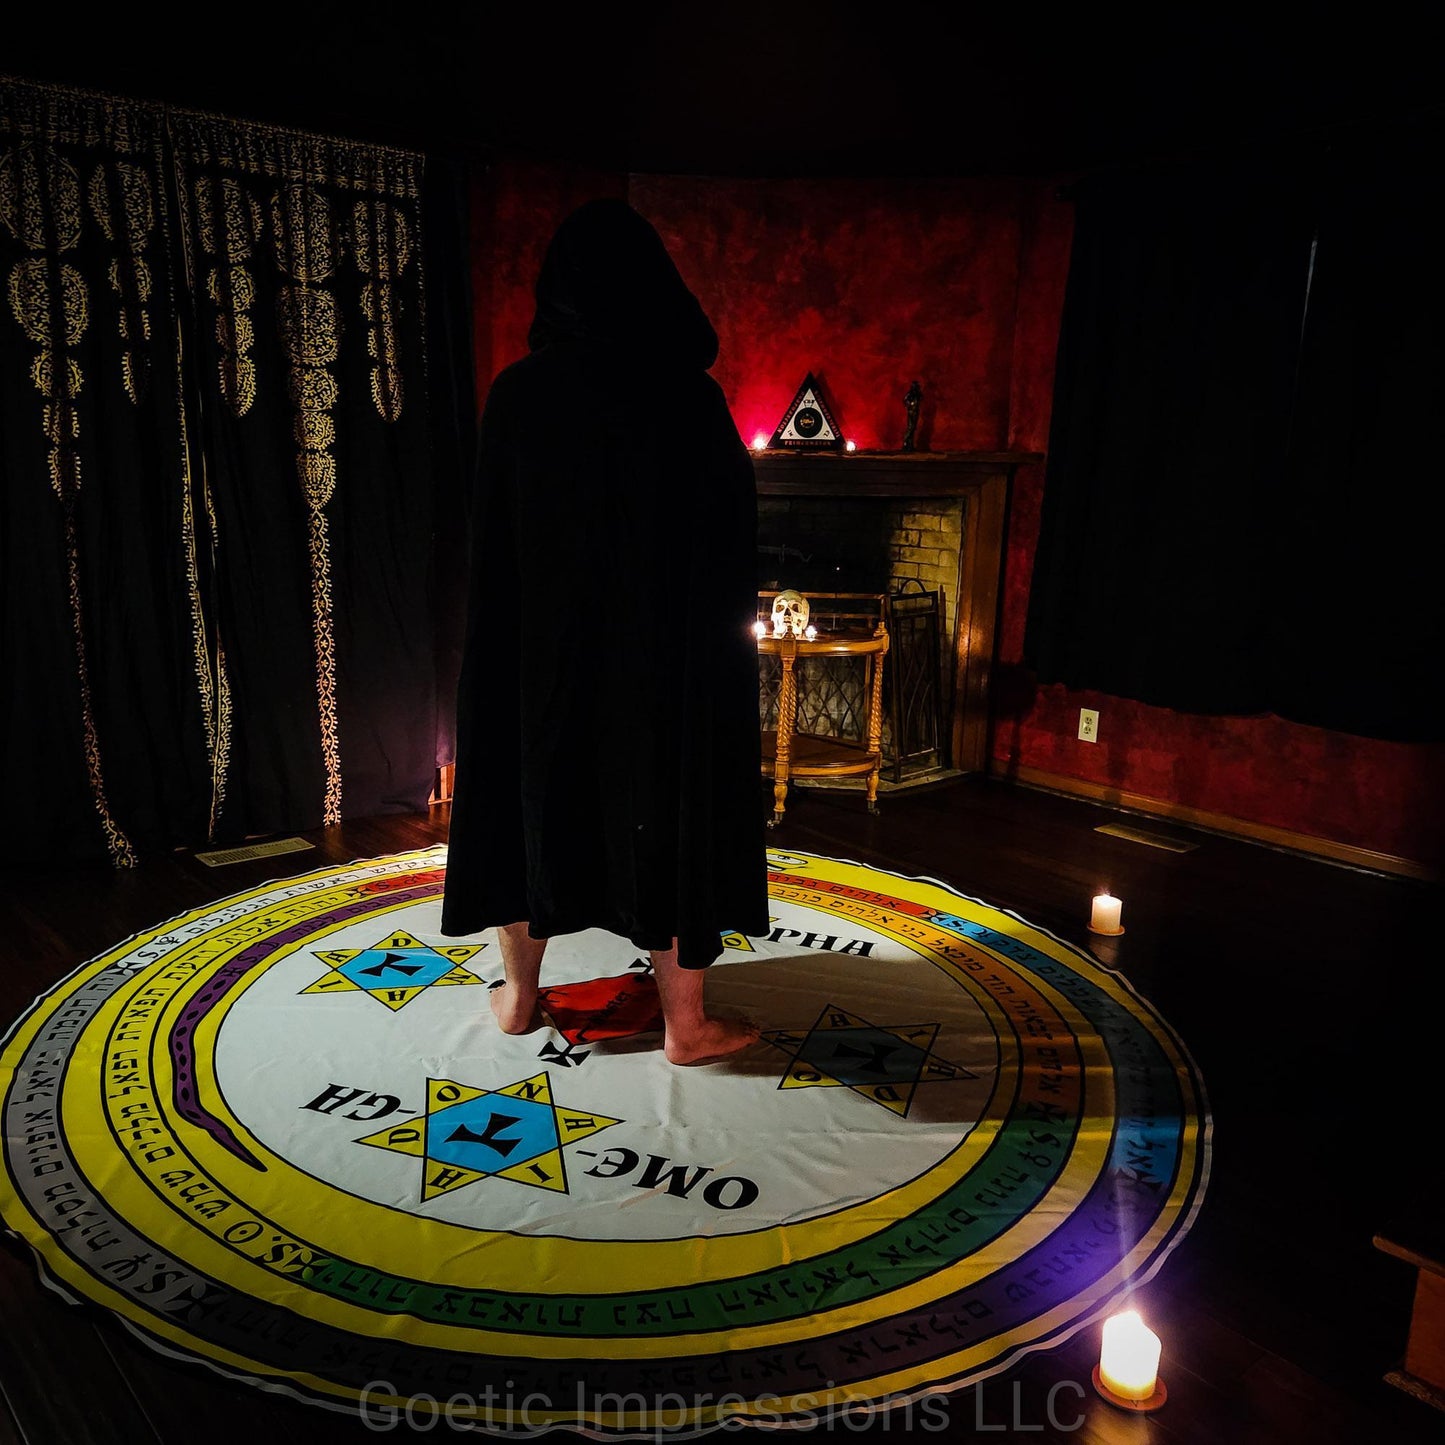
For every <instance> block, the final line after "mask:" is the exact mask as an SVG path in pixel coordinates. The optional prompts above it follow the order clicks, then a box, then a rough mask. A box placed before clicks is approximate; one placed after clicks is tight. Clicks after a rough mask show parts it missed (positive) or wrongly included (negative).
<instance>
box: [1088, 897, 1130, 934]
mask: <svg viewBox="0 0 1445 1445" xmlns="http://www.w3.org/2000/svg"><path fill="white" fill-rule="evenodd" d="M1123 912H1124V904H1123V901H1122V900H1121V899H1118V898H1115V897H1114V895H1113V894H1112V893H1100V894H1098V895H1097V896H1096V897H1095V899H1094V906H1093V909H1092V911H1091V912H1090V914H1089V931H1090V932H1091V933H1123V931H1124V930H1123V929H1122V928H1121V927H1120V926H1119V919H1120V917H1121V915H1122V914H1123Z"/></svg>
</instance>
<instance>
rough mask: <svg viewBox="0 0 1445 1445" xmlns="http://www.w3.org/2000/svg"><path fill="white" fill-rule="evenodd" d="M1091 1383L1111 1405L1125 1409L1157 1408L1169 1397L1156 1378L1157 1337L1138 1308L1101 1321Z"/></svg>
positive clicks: (1157, 1360) (1157, 1376) (1161, 1382)
mask: <svg viewBox="0 0 1445 1445" xmlns="http://www.w3.org/2000/svg"><path fill="white" fill-rule="evenodd" d="M1094 1386H1095V1388H1096V1389H1097V1390H1098V1391H1099V1393H1100V1394H1101V1395H1102V1396H1103V1397H1104V1399H1106V1400H1107V1401H1108V1402H1109V1403H1110V1404H1111V1405H1118V1406H1119V1407H1120V1408H1122V1409H1126V1410H1157V1409H1158V1408H1159V1406H1160V1405H1162V1404H1163V1403H1164V1401H1165V1400H1166V1399H1167V1398H1168V1391H1167V1390H1165V1388H1164V1384H1163V1381H1161V1380H1160V1378H1159V1336H1158V1335H1156V1334H1155V1333H1154V1331H1153V1330H1151V1329H1150V1328H1149V1326H1148V1325H1146V1324H1145V1323H1144V1321H1143V1320H1142V1319H1140V1318H1139V1312H1138V1311H1137V1310H1126V1311H1125V1312H1124V1313H1123V1314H1119V1315H1114V1316H1113V1317H1112V1318H1111V1319H1107V1320H1105V1321H1104V1342H1103V1346H1102V1348H1101V1349H1100V1351H1099V1364H1098V1368H1097V1369H1095V1371H1094Z"/></svg>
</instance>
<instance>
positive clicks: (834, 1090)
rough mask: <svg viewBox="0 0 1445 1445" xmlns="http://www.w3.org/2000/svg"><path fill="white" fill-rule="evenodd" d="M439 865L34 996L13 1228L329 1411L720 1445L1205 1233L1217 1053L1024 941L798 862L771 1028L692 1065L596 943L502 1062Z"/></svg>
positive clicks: (741, 991)
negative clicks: (1203, 1065)
mask: <svg viewBox="0 0 1445 1445" xmlns="http://www.w3.org/2000/svg"><path fill="white" fill-rule="evenodd" d="M445 864H446V851H445V849H444V848H432V849H424V850H420V851H417V852H412V853H406V854H399V855H396V856H392V857H387V858H382V859H377V860H372V861H369V862H363V863H354V864H350V865H347V866H345V867H336V868H326V869H322V870H319V871H316V872H312V873H306V874H301V875H298V876H296V877H294V878H290V879H285V880H282V881H279V882H271V883H267V884H263V885H261V886H259V887H257V888H254V889H251V890H250V891H247V892H244V893H240V894H237V895H235V896H234V897H231V898H227V899H224V900H222V901H220V902H218V903H214V904H211V905H208V906H207V907H204V908H201V909H197V910H195V911H194V912H191V913H187V914H184V915H182V916H180V917H178V918H174V919H172V920H170V921H169V922H168V923H166V924H164V925H162V926H161V927H158V928H154V929H151V930H148V931H146V932H144V933H142V934H139V935H137V936H136V937H134V938H132V939H130V940H128V941H127V942H125V943H123V944H120V945H119V946H117V947H116V948H114V949H112V950H111V951H110V952H108V953H106V954H104V955H103V956H101V957H100V958H97V959H95V960H93V961H92V962H90V963H88V964H85V965H83V966H82V967H81V968H80V969H78V970H77V971H76V972H75V973H74V974H73V975H72V976H71V977H69V978H68V979H66V980H65V981H64V982H62V983H61V984H59V985H57V986H56V988H55V989H54V990H53V991H51V992H50V993H49V994H47V995H46V996H44V997H43V998H41V999H39V1000H37V1002H36V1003H35V1005H34V1006H33V1007H32V1009H31V1010H30V1012H29V1013H28V1014H27V1015H26V1016H25V1017H24V1018H22V1019H21V1020H20V1021H19V1022H18V1023H17V1024H16V1025H15V1027H14V1028H13V1029H12V1030H11V1032H10V1034H9V1036H8V1039H7V1040H6V1043H5V1046H4V1052H3V1055H0V1084H3V1086H4V1110H5V1131H4V1140H5V1144H4V1148H5V1173H4V1177H3V1179H0V1210H3V1218H4V1222H5V1224H6V1226H7V1227H8V1229H9V1230H10V1231H12V1232H13V1233H14V1234H16V1235H18V1236H20V1237H22V1238H24V1239H25V1240H26V1241H27V1242H28V1243H29V1244H30V1245H31V1247H32V1248H33V1250H34V1251H35V1253H36V1254H37V1255H38V1257H39V1259H40V1261H41V1264H42V1267H43V1269H44V1270H45V1272H46V1273H47V1275H48V1277H49V1278H50V1280H51V1281H52V1282H53V1283H55V1284H56V1285H57V1286H58V1287H59V1288H60V1289H61V1290H62V1291H64V1292H66V1293H68V1294H69V1295H71V1296H73V1297H76V1298H80V1299H84V1300H89V1301H93V1302H94V1303H96V1304H99V1305H102V1306H104V1307H106V1308H107V1309H109V1310H111V1311H114V1313H115V1314H116V1315H118V1316H119V1317H120V1318H121V1319H122V1320H123V1321H124V1322H125V1323H126V1324H127V1325H128V1326H129V1327H131V1328H132V1329H133V1330H134V1331H136V1332H137V1333H138V1334H140V1335H141V1336H142V1337H143V1338H145V1339H146V1340H147V1341H149V1342H150V1343H153V1344H155V1345H156V1346H157V1347H159V1348H161V1349H163V1350H166V1351H168V1352H170V1353H173V1354H175V1353H178V1354H182V1355H186V1356H190V1357H196V1358H200V1359H202V1360H205V1361H207V1362H209V1363H211V1364H212V1365H215V1366H218V1367H220V1368H221V1369H223V1370H225V1371H227V1372H229V1373H232V1374H234V1375H236V1376H238V1377H240V1378H243V1379H246V1380H249V1381H251V1382H253V1383H260V1384H264V1385H265V1386H266V1387H267V1388H271V1389H283V1390H286V1391H289V1392H291V1393H294V1394H295V1395H297V1396H299V1397H301V1398H304V1399H306V1400H309V1401H313V1402H316V1403H320V1404H323V1405H329V1406H331V1407H333V1408H336V1409H342V1410H351V1411H355V1410H357V1409H358V1408H359V1407H360V1405H361V1404H362V1403H364V1404H365V1405H366V1407H367V1408H369V1409H371V1410H373V1411H383V1412H385V1411H387V1410H391V1411H395V1410H397V1409H400V1408H404V1407H405V1406H406V1405H407V1404H408V1402H410V1403H411V1406H412V1411H413V1418H416V1417H417V1416H418V1415H425V1414H426V1412H427V1411H428V1410H430V1409H432V1408H433V1406H434V1404H435V1402H437V1401H440V1402H443V1405H445V1406H446V1408H447V1409H448V1411H449V1413H450V1416H451V1418H452V1419H454V1420H459V1419H465V1420H467V1421H469V1422H471V1423H474V1424H475V1425H477V1426H479V1427H481V1428H482V1429H484V1430H487V1431H490V1432H492V1433H494V1434H496V1435H501V1436H511V1437H522V1436H527V1435H531V1434H536V1433H539V1432H541V1431H543V1430H546V1429H549V1428H552V1427H554V1426H558V1425H565V1426H572V1427H574V1428H578V1429H581V1430H583V1431H585V1432H587V1433H591V1434H596V1435H601V1436H608V1437H614V1438H628V1437H636V1436H642V1435H647V1436H656V1435H657V1434H658V1433H659V1431H662V1432H669V1433H675V1434H678V1435H681V1436H692V1435H698V1434H702V1433H704V1432H706V1431H708V1430H710V1429H712V1428H714V1427H716V1426H719V1425H722V1424H724V1423H728V1422H736V1423H754V1424H760V1425H776V1424H779V1423H794V1424H798V1423H807V1422H809V1421H815V1420H818V1419H821V1418H828V1417H830V1416H832V1415H835V1414H839V1413H840V1412H843V1411H848V1412H850V1418H856V1415H857V1412H858V1411H860V1410H862V1411H867V1410H871V1409H881V1408H883V1407H885V1406H888V1405H892V1404H897V1403H900V1402H903V1401H907V1400H913V1399H918V1398H920V1397H922V1396H924V1395H926V1394H928V1393H929V1392H932V1391H938V1390H952V1389H957V1388H959V1387H961V1386H964V1385H967V1384H969V1383H971V1382H974V1381H977V1380H979V1379H981V1378H983V1377H985V1376H987V1375H989V1374H992V1373H995V1372H997V1371H999V1370H1002V1369H1004V1368H1007V1367H1008V1365H1009V1364H1010V1363H1012V1362H1013V1361H1014V1360H1015V1359H1017V1358H1018V1356H1019V1355H1020V1354H1021V1353H1023V1352H1025V1351H1028V1350H1031V1349H1039V1348H1044V1347H1047V1346H1049V1345H1051V1344H1054V1343H1057V1342H1058V1341H1060V1340H1061V1339H1063V1338H1065V1337H1066V1336H1068V1335H1069V1334H1071V1333H1072V1332H1074V1331H1075V1330H1077V1329H1079V1328H1080V1327H1081V1326H1082V1325H1084V1324H1085V1323H1087V1322H1089V1321H1091V1320H1093V1319H1096V1318H1098V1317H1099V1316H1100V1315H1101V1314H1103V1313H1105V1312H1106V1311H1108V1310H1109V1309H1110V1308H1111V1307H1112V1306H1114V1305H1115V1304H1117V1302H1118V1301H1119V1300H1120V1298H1121V1297H1122V1296H1124V1295H1126V1294H1127V1293H1128V1292H1129V1291H1130V1290H1131V1289H1132V1288H1133V1287H1134V1286H1135V1285H1137V1284H1138V1283H1139V1282H1141V1281H1142V1280H1144V1279H1147V1278H1148V1277H1149V1276H1150V1275H1152V1274H1153V1273H1154V1271H1156V1270H1157V1269H1158V1267H1159V1266H1160V1264H1161V1263H1162V1261H1163V1260H1164V1258H1165V1257H1166V1256H1167V1254H1168V1253H1169V1251H1170V1250H1171V1249H1172V1248H1173V1246H1174V1245H1175V1244H1176V1243H1177V1241H1178V1240H1179V1239H1180V1237H1181V1236H1182V1235H1183V1233H1184V1231H1185V1230H1186V1229H1187V1228H1188V1226H1189V1224H1190V1222H1191V1221H1192V1219H1193V1217H1194V1215H1195V1213H1196V1212H1197V1210H1198V1207H1199V1203H1200V1199H1201V1196H1202V1193H1203V1189H1204V1184H1205V1180H1206V1177H1207V1174H1208V1165H1209V1123H1208V1118H1207V1114H1206V1111H1205V1105H1204V1099H1203V1090H1202V1085H1201V1081H1200V1079H1199V1077H1198V1074H1197V1071H1196V1070H1195V1068H1194V1065H1193V1064H1192V1062H1191V1061H1190V1059H1189V1057H1188V1054H1187V1053H1186V1051H1185V1049H1184V1048H1183V1046H1182V1045H1181V1043H1180V1042H1179V1040H1178V1039H1177V1038H1176V1037H1175V1036H1174V1034H1173V1033H1172V1031H1171V1030H1170V1029H1169V1027H1168V1026H1167V1025H1166V1024H1165V1023H1164V1022H1163V1021H1162V1020H1161V1019H1160V1018H1159V1017H1158V1016H1157V1015H1156V1014H1155V1013H1154V1012H1153V1011H1152V1010H1151V1009H1150V1007H1149V1006H1148V1005H1147V1004H1146V1003H1145V1002H1144V1001H1143V1000H1142V999H1140V998H1139V996H1138V995H1137V994H1135V993H1134V992H1133V990H1132V989H1131V988H1130V986H1129V985H1128V984H1127V983H1126V982H1125V980H1124V979H1123V978H1122V977H1120V976H1119V975H1118V974H1116V973H1112V972H1110V971H1109V970H1107V969H1105V968H1103V967H1101V966H1100V965H1099V963H1098V962H1097V961H1096V960H1094V959H1093V958H1092V957H1090V956H1089V955H1088V954H1086V953H1084V952H1082V951H1080V950H1079V949H1077V948H1075V947H1074V946H1072V945H1070V944H1068V943H1065V942H1064V941H1062V940H1060V939H1058V938H1056V937H1054V936H1053V935H1051V934H1049V933H1047V932H1045V931H1044V930H1042V929H1040V928H1037V927H1034V926H1033V925H1031V924H1029V923H1028V922H1026V921H1025V920H1024V919H1022V918H1019V917H1017V916H1016V915H1015V914H1013V913H1010V912H1007V911H1004V910H1001V909H997V908H993V907H990V906H987V905H985V904H983V903H980V902H978V901H977V900H974V899H971V898H968V897H965V896H963V895H962V894H960V893H958V892H956V891H955V890H953V889H951V888H949V887H948V886H946V885H945V884H943V883H940V882H938V881H936V880H932V879H927V878H907V877H902V876H899V875H896V874H893V873H888V872H884V871H882V870H879V869H876V868H869V867H864V866H861V865H859V864H857V863H851V862H845V861H841V860H838V859H832V858H826V857H821V856H818V855H814V854H807V853H784V852H778V851H773V852H771V853H770V854H769V890H770V899H771V914H772V920H771V931H770V932H769V933H768V934H767V935H766V936H765V937H758V938H745V937H742V936H741V935H737V934H731V935H727V936H726V937H725V938H724V944H725V947H724V950H723V956H722V958H721V959H720V960H719V962H718V963H717V964H716V965H714V967H713V969H712V970H711V972H710V974H709V978H708V989H709V997H710V1000H711V1001H712V1004H713V1006H714V1007H715V1008H716V1009H718V1010H719V1011H721V1012H724V1013H731V1014H735V1015H746V1016H749V1017H751V1018H753V1019H755V1020H756V1021H757V1022H758V1023H759V1025H760V1026H761V1028H762V1036H761V1038H760V1039H759V1041H758V1043H757V1044H756V1045H754V1046H753V1047H751V1048H749V1049H748V1050H747V1051H745V1052H744V1053H742V1054H740V1055H737V1056H736V1057H735V1058H733V1059H731V1060H729V1061H727V1062H724V1063H721V1064H717V1065H713V1066H710V1067H708V1068H702V1069H679V1068H674V1067H672V1066H670V1065H668V1064H667V1063H666V1061H665V1060H664V1059H663V1056H662V1053H661V1049H660V1047H659V1043H660V1040H659V1038H658V1035H657V1032H656V1028H657V1024H658V1016H657V1005H656V989H655V984H654V982H653V980H652V979H651V977H650V973H649V967H648V964H647V960H646V959H644V958H639V957H637V956H636V952H635V950H633V949H632V948H631V946H630V945H629V944H627V943H626V942H624V941H622V940H620V939H617V938H615V937H613V936H612V935H610V934H605V933H602V932H598V931H592V932H587V933H582V934H576V935H572V936H569V937H566V938H559V939H556V940H553V942H552V944H551V945H550V947H549V950H548V955H547V960H546V963H545V965H544V985H545V988H546V991H545V993H544V1004H545V1018H544V1022H543V1025H542V1026H541V1027H540V1028H538V1029H537V1030H535V1031H534V1032H532V1033H529V1034H524V1035H517V1036H508V1035H504V1034H502V1033H501V1032H500V1030H499V1029H498V1028H497V1027H496V1024H495V1022H494V1020H493V1018H492V1014H491V1011H490V1009H489V1008H488V1006H487V986H488V985H489V984H492V983H495V982H497V981H499V980H500V978H501V963H500V958H499V956H498V953H497V948H496V943H495V938H494V937H493V935H492V934H490V933H486V934H478V935H474V936H471V937H468V938H449V937H446V936H444V935H442V934H441V933H440V931H439V923H440V907H441V892H442V883H443V879H444V876H445ZM448 1402H449V1403H448ZM373 1418H376V1417H375V1416H373ZM383 1418H386V1417H385V1416H383ZM390 1418H393V1419H394V1418H396V1417H395V1415H394V1414H393V1415H392V1416H391V1417H390Z"/></svg>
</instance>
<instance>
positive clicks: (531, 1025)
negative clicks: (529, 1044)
mask: <svg viewBox="0 0 1445 1445" xmlns="http://www.w3.org/2000/svg"><path fill="white" fill-rule="evenodd" d="M488 1001H489V1002H490V1003H491V1005H492V1012H493V1013H494V1014H495V1015H496V1016H497V1024H498V1026H499V1027H500V1028H501V1030H502V1032H503V1033H504V1034H530V1033H531V1032H532V1031H533V1030H534V1029H539V1028H541V1027H542V1023H543V1019H542V1011H541V1009H540V1008H539V1007H538V1005H537V996H536V995H535V994H533V995H532V997H531V999H530V1000H526V1001H524V1000H519V999H518V998H517V991H516V989H514V988H513V987H512V985H511V984H509V983H499V984H493V985H492V987H491V989H490V990H489V991H488Z"/></svg>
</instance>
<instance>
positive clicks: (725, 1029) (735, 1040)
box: [662, 1018, 759, 1064]
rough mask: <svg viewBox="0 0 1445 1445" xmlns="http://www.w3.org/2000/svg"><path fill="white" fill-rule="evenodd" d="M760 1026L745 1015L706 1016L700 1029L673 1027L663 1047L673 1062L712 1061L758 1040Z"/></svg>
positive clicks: (668, 1031)
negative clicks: (724, 1017)
mask: <svg viewBox="0 0 1445 1445" xmlns="http://www.w3.org/2000/svg"><path fill="white" fill-rule="evenodd" d="M758 1033H759V1030H758V1026H757V1025H756V1024H753V1023H748V1022H746V1021H745V1020H743V1019H712V1018H709V1019H704V1020H703V1021H702V1026H701V1027H700V1028H697V1029H689V1030H687V1031H685V1032H684V1031H683V1030H681V1029H677V1028H669V1029H668V1030H667V1032H666V1034H665V1035H664V1038H663V1042H662V1051H663V1053H664V1054H665V1055H666V1056H667V1061H668V1063H670V1064H711V1063H716V1062H717V1060H719V1059H726V1058H729V1057H731V1056H732V1055H733V1054H735V1053H737V1052H739V1050H741V1049H745V1048H747V1046H748V1045H749V1044H751V1043H755V1042H756V1041H757V1037H758Z"/></svg>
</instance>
